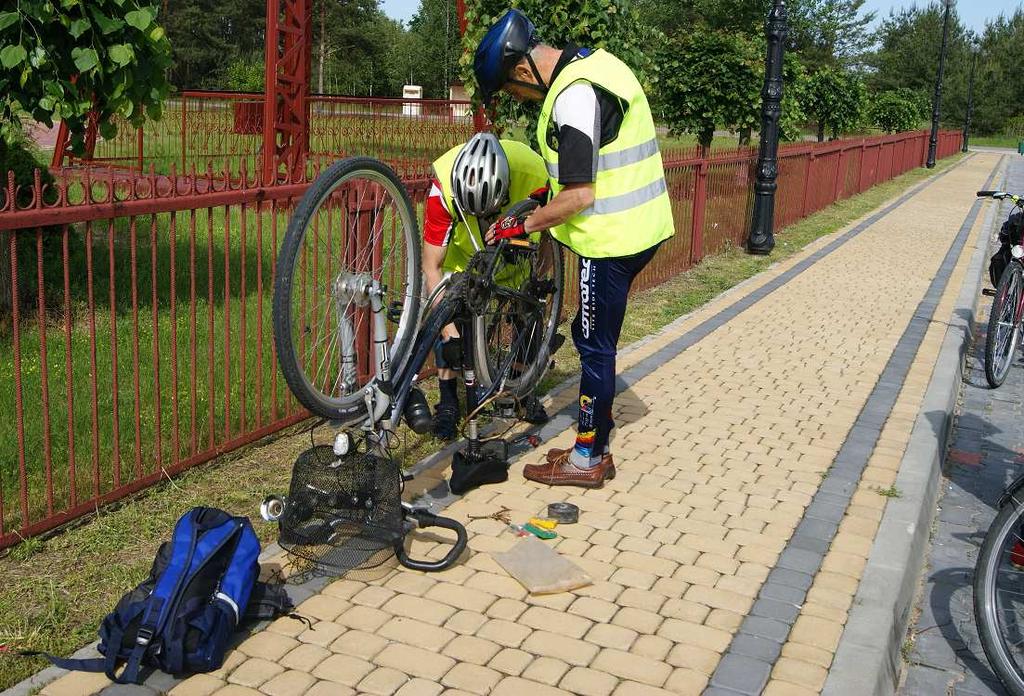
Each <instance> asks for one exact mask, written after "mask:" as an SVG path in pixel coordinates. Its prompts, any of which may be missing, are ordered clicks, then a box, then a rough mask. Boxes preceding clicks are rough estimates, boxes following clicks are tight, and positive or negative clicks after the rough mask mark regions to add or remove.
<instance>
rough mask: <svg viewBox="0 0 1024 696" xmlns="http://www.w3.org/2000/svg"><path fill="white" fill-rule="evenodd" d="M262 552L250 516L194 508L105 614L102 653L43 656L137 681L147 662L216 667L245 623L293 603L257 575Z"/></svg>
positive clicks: (175, 668)
mask: <svg viewBox="0 0 1024 696" xmlns="http://www.w3.org/2000/svg"><path fill="white" fill-rule="evenodd" d="M259 554H260V543H259V540H258V539H257V538H256V534H255V532H253V529H252V525H251V524H250V523H249V520H248V519H247V518H245V517H234V516H232V515H230V514H228V513H226V512H224V511H223V510H217V509H215V508H203V507H197V508H192V509H191V510H189V511H188V512H186V513H185V514H184V515H182V517H181V519H179V520H178V522H177V524H176V525H175V526H174V535H173V537H172V539H171V541H168V542H164V543H163V544H162V545H161V546H160V549H159V550H158V551H157V554H156V559H155V560H154V561H153V567H152V568H151V569H150V571H149V577H148V578H147V579H146V580H145V581H144V582H142V583H141V584H140V585H139V586H138V587H136V588H135V589H133V590H132V591H130V592H128V593H127V594H126V595H124V596H123V597H122V598H121V600H120V601H119V602H118V603H117V606H116V607H114V611H112V612H111V613H110V614H108V615H107V617H106V618H105V619H104V620H103V624H102V625H101V626H100V630H99V634H100V645H99V650H100V652H101V653H103V655H104V657H102V658H96V659H91V660H73V659H65V658H58V657H53V656H51V655H45V657H46V658H47V659H49V660H50V662H52V663H53V664H55V665H57V666H58V667H63V668H64V669H70V670H79V671H84V672H103V673H105V674H106V675H107V677H108V678H110V679H111V680H112V681H115V682H117V683H119V684H134V683H138V682H139V676H140V675H139V670H140V667H142V666H149V667H154V668H156V669H160V670H162V671H164V672H167V673H168V674H175V675H177V674H186V673H194V672H210V671H213V670H216V669H219V668H220V666H221V664H222V663H223V661H224V653H225V652H226V651H227V648H228V646H229V644H230V642H231V637H232V634H233V633H234V632H235V629H236V628H237V627H238V626H239V624H240V623H242V622H243V621H246V620H259V619H270V618H274V617H276V616H280V615H282V614H286V613H288V612H289V611H290V610H291V601H290V600H289V599H288V596H287V594H286V593H285V591H284V588H283V587H282V586H280V585H269V584H267V583H263V582H259V580H258V578H259V572H260V567H259V560H258V559H259ZM28 654H31V653H28ZM121 663H124V664H125V668H124V671H123V672H122V673H121V674H120V675H117V674H115V670H116V669H117V667H118V665H119V664H121Z"/></svg>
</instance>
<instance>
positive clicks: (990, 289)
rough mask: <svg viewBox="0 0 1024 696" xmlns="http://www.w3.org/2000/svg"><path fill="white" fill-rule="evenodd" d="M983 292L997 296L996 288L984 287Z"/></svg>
mask: <svg viewBox="0 0 1024 696" xmlns="http://www.w3.org/2000/svg"><path fill="white" fill-rule="evenodd" d="M981 294H982V295H984V296H985V297H995V296H996V289H995V288H982V290H981Z"/></svg>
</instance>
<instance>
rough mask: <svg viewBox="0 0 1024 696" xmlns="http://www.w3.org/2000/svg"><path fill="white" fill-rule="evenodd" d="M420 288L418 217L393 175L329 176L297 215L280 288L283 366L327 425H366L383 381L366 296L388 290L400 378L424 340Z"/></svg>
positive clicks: (366, 165) (354, 164) (365, 161)
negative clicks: (371, 391) (419, 332)
mask: <svg viewBox="0 0 1024 696" xmlns="http://www.w3.org/2000/svg"><path fill="white" fill-rule="evenodd" d="M420 282H421V281H420V247H419V228H418V226H417V222H416V214H415V211H414V209H413V206H412V203H411V202H410V200H409V195H408V193H407V192H406V190H405V187H404V186H403V185H402V183H401V181H400V180H399V179H398V176H397V175H396V174H395V172H394V171H392V169H391V168H390V167H388V166H387V165H385V164H384V163H382V162H379V161H377V160H374V159H370V158H364V157H355V158H350V159H345V160H341V161H340V162H336V163H335V164H333V165H331V166H330V167H328V168H327V169H326V170H324V171H323V172H322V173H321V174H320V176H318V177H317V179H316V180H315V181H314V182H313V184H312V185H311V186H310V187H309V189H307V190H306V193H305V194H304V195H303V197H302V199H301V200H300V201H299V203H298V205H297V206H296V208H295V212H294V214H293V215H292V218H291V220H290V222H289V224H288V231H287V233H286V234H285V237H284V241H283V243H282V246H281V250H280V252H279V254H278V257H277V267H276V276H275V279H274V304H273V319H274V343H275V347H276V349H277V360H278V363H279V365H280V366H281V372H282V373H283V375H284V378H285V381H286V382H287V384H288V386H289V388H290V389H291V390H292V393H293V394H295V398H296V399H298V401H299V403H301V404H302V405H303V406H305V407H306V408H307V409H309V410H310V411H311V412H312V413H313V414H315V415H317V416H320V417H322V418H327V419H331V420H341V421H349V420H354V419H357V418H361V417H362V416H363V415H364V414H365V413H366V405H365V402H364V400H363V394H362V389H363V387H364V386H366V385H367V384H368V383H369V382H370V381H371V380H372V379H373V378H374V376H375V367H374V362H375V360H374V344H373V335H372V332H373V321H372V319H373V315H372V311H371V307H370V305H369V303H368V302H367V298H366V295H365V293H363V292H362V289H365V288H367V287H374V286H375V287H379V288H382V289H383V296H382V300H383V305H384V308H385V310H388V309H390V310H391V311H390V312H389V314H390V315H391V316H390V319H391V320H390V321H389V322H388V323H387V326H388V338H389V344H388V345H389V346H390V359H391V366H392V373H395V372H396V371H397V370H398V369H400V367H401V365H402V364H403V363H404V361H405V358H406V356H407V354H408V352H409V347H410V345H411V344H412V340H413V336H414V334H415V332H416V323H417V320H418V317H419V303H420Z"/></svg>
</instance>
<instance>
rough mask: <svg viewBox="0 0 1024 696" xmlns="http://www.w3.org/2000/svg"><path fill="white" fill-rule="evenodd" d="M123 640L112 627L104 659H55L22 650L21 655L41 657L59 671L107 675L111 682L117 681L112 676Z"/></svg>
mask: <svg viewBox="0 0 1024 696" xmlns="http://www.w3.org/2000/svg"><path fill="white" fill-rule="evenodd" d="M122 638H124V631H123V630H122V629H121V628H120V627H114V628H112V629H111V630H110V634H109V640H110V641H111V644H110V646H109V647H108V648H107V653H106V655H105V656H104V657H92V658H86V659H75V658H71V657H57V656H56V655H51V654H50V653H46V652H41V651H38V650H22V651H21V653H20V654H21V655H23V656H25V657H34V656H37V655H38V656H41V657H44V658H46V659H47V660H49V662H50V664H52V665H53V666H54V667H60V668H61V669H67V670H71V671H73V672H96V673H100V672H102V673H103V674H106V675H107V678H108V679H110V680H111V681H117V677H116V676H115V675H114V670H116V669H117V647H116V646H120V645H121V639H122Z"/></svg>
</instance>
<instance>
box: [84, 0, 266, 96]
mask: <svg viewBox="0 0 1024 696" xmlns="http://www.w3.org/2000/svg"><path fill="white" fill-rule="evenodd" d="M81 1H82V2H83V3H91V0H81ZM106 1H107V2H111V3H114V2H116V0H106ZM164 6H165V7H166V8H167V13H166V17H165V18H164V25H165V26H166V27H167V36H168V38H169V39H170V42H171V46H173V49H174V62H173V66H172V67H171V70H170V74H169V76H170V80H171V83H172V84H173V85H175V86H176V87H177V88H179V89H198V88H205V89H223V88H224V87H225V80H226V71H227V66H229V65H230V64H231V63H232V62H234V61H236V60H238V59H249V58H251V57H252V56H261V55H263V52H264V42H265V32H266V13H267V9H266V3H265V2H264V0H169V1H168V2H166V3H164Z"/></svg>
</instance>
